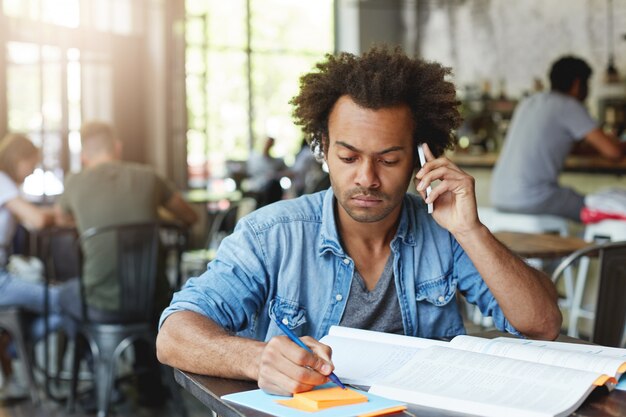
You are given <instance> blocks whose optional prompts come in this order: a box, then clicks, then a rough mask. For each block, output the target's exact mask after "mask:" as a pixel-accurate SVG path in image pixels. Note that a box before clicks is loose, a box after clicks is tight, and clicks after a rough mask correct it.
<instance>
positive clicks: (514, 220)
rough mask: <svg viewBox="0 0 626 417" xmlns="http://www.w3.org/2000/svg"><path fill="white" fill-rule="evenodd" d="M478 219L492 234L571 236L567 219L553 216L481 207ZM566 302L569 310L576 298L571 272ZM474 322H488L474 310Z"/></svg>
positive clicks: (567, 276)
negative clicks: (517, 233) (505, 232)
mask: <svg viewBox="0 0 626 417" xmlns="http://www.w3.org/2000/svg"><path fill="white" fill-rule="evenodd" d="M478 217H479V218H480V221H481V222H482V223H483V224H484V225H485V226H487V228H488V229H489V230H490V231H491V232H492V233H494V232H500V231H509V232H525V233H558V234H559V235H561V236H569V226H568V223H567V219H566V218H564V217H559V216H555V215H551V214H524V213H509V212H504V211H500V210H497V209H496V208H493V207H486V206H479V207H478ZM526 262H527V263H528V264H529V265H532V266H534V267H536V268H542V267H543V262H542V261H541V260H540V259H527V260H526ZM564 282H565V300H563V303H562V305H561V307H564V308H569V307H570V306H571V302H572V300H573V296H574V282H573V276H572V273H571V271H566V274H565V276H564ZM472 321H473V322H474V323H475V324H482V325H483V326H485V324H486V322H485V319H484V318H483V317H481V314H480V311H478V309H475V310H474V313H473V317H472Z"/></svg>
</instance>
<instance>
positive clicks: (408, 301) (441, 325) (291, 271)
mask: <svg viewBox="0 0 626 417" xmlns="http://www.w3.org/2000/svg"><path fill="white" fill-rule="evenodd" d="M334 205H335V198H334V195H333V191H332V189H329V190H327V191H322V192H319V193H316V194H313V195H307V196H303V197H300V198H297V199H294V200H287V201H280V202H278V203H275V204H272V205H269V206H265V207H263V208H261V209H259V210H257V211H255V212H253V213H251V214H249V215H248V216H246V217H244V218H242V219H241V220H240V221H239V223H238V224H237V227H236V228H235V231H234V233H233V234H231V235H230V236H228V237H227V238H225V239H224V240H223V241H222V243H221V245H220V247H219V249H218V251H217V255H216V258H215V260H214V261H212V262H211V263H209V264H208V267H207V271H206V272H205V273H204V274H202V275H201V276H200V277H197V278H192V279H190V280H188V281H187V283H186V284H185V286H184V287H183V288H182V289H181V290H180V291H179V292H177V293H176V294H174V297H173V299H172V302H171V304H170V306H169V307H168V308H166V309H165V311H164V312H163V314H162V315H161V320H160V322H159V326H160V325H162V324H163V321H164V320H165V319H166V318H167V317H168V316H169V315H170V314H172V313H174V312H176V311H182V310H186V311H193V312H196V313H199V314H202V315H204V316H207V317H209V318H210V319H212V320H213V321H215V322H216V323H217V324H218V325H220V326H221V327H223V328H225V329H226V330H228V331H230V332H234V333H237V334H239V335H241V336H245V337H251V338H255V339H257V340H264V341H267V340H269V339H271V338H272V337H274V336H277V335H280V334H282V332H281V331H280V329H279V328H278V326H277V325H276V324H275V323H274V322H273V320H272V318H278V319H279V320H281V321H282V322H283V323H285V324H286V325H287V326H288V327H290V328H291V329H292V330H293V331H294V333H296V334H297V335H299V336H304V335H308V336H312V337H314V338H315V339H320V338H321V337H322V336H324V335H326V334H327V333H328V330H329V328H330V326H332V325H336V324H338V323H339V321H340V319H341V316H342V314H343V311H344V308H345V305H346V301H347V299H348V295H349V292H350V284H351V281H352V279H353V278H352V277H353V273H354V261H353V260H352V259H351V258H350V257H349V256H348V254H346V252H345V251H344V249H343V247H342V246H341V244H340V238H339V235H338V233H337V225H336V218H335V211H334ZM391 252H392V254H393V257H394V259H393V274H394V279H395V284H396V291H397V296H398V301H399V304H400V311H401V314H402V325H403V327H404V333H405V334H407V335H412V336H419V337H427V338H438V337H451V336H455V335H458V334H464V333H465V328H464V326H463V320H462V318H461V315H460V312H459V305H458V303H457V301H456V292H457V291H460V292H461V293H462V294H463V295H464V296H465V297H466V298H467V300H468V301H469V302H470V303H473V304H476V305H478V307H479V308H480V310H481V311H482V313H483V314H484V315H488V316H492V317H493V319H494V323H495V326H496V327H497V328H498V329H499V330H506V331H508V332H510V333H515V334H518V333H517V331H516V330H515V329H514V328H513V327H512V326H511V324H509V322H508V321H507V320H506V318H505V317H504V314H503V313H502V310H501V309H500V307H499V306H498V303H497V301H496V300H495V298H494V297H493V295H492V294H491V291H490V290H489V288H487V285H486V284H485V282H484V281H483V280H482V278H481V277H480V275H479V274H478V272H477V271H476V268H475V267H474V264H473V263H472V261H471V260H470V259H469V257H468V256H467V255H466V253H465V251H463V249H462V248H461V247H460V245H459V244H458V243H457V241H456V240H455V239H454V237H452V235H451V234H450V233H449V232H448V231H447V230H445V229H443V228H442V227H440V226H439V225H438V224H437V223H436V222H435V221H434V220H433V219H432V216H431V215H429V214H427V210H426V207H425V206H424V203H423V202H422V200H421V199H420V198H419V197H418V196H416V195H412V194H406V196H405V197H404V201H403V207H402V211H401V217H400V222H399V225H398V229H397V232H396V235H395V237H394V238H393V240H392V241H391Z"/></svg>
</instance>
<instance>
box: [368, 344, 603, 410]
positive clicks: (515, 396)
mask: <svg viewBox="0 0 626 417" xmlns="http://www.w3.org/2000/svg"><path fill="white" fill-rule="evenodd" d="M597 376H598V375H597V374H595V373H592V372H585V371H579V370H574V369H567V368H559V367H554V366H549V365H542V364H533V363H530V362H526V361H519V360H515V359H508V358H498V357H494V356H488V355H481V354H478V353H474V352H465V351H460V350H457V349H449V348H444V347H438V346H434V347H431V348H427V349H422V350H419V351H418V352H416V354H415V355H414V356H413V358H412V359H411V360H410V361H408V362H407V363H405V364H404V365H403V367H402V368H401V369H398V371H397V372H395V373H393V374H390V375H389V376H388V377H387V378H386V379H385V380H384V381H382V382H380V383H377V384H375V385H373V386H372V387H371V389H370V392H372V393H375V394H377V395H382V396H385V397H388V398H392V399H396V400H400V401H406V402H409V403H413V404H418V405H423V406H427V407H434V408H440V409H446V410H451V411H457V412H465V413H470V414H478V415H485V416H494V417H495V416H498V417H499V416H503V415H506V416H561V415H563V416H564V415H568V414H569V413H570V412H572V411H574V410H575V409H576V408H578V406H579V405H580V404H581V403H582V402H583V401H584V399H585V398H586V397H587V394H588V393H589V392H590V391H591V390H592V389H593V388H594V387H593V382H594V381H595V380H596V378H597Z"/></svg>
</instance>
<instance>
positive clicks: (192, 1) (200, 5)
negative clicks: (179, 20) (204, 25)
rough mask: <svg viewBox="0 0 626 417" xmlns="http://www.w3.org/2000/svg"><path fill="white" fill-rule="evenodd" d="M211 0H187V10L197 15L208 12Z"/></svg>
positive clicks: (188, 12) (190, 13)
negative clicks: (209, 0)
mask: <svg viewBox="0 0 626 417" xmlns="http://www.w3.org/2000/svg"><path fill="white" fill-rule="evenodd" d="M208 6H209V2H207V1H206V0H186V1H185V10H186V11H187V14H189V15H192V16H196V15H199V14H204V13H206V12H207V9H208Z"/></svg>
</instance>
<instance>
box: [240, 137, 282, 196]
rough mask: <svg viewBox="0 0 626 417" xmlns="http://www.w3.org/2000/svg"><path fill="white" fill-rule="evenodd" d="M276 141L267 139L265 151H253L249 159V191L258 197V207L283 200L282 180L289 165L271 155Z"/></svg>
mask: <svg viewBox="0 0 626 417" xmlns="http://www.w3.org/2000/svg"><path fill="white" fill-rule="evenodd" d="M275 142H276V140H275V139H274V138H272V137H269V136H268V137H267V138H265V142H264V144H263V151H262V152H261V153H258V152H257V151H253V152H252V154H251V155H250V159H248V164H247V167H246V169H247V171H248V185H249V191H251V192H252V193H254V194H255V195H256V196H257V207H262V206H265V205H267V204H270V203H273V202H275V201H279V200H281V199H282V198H283V189H282V187H281V185H280V179H281V178H282V177H283V176H284V175H286V170H287V165H285V161H283V159H282V158H275V157H273V156H272V155H271V150H272V147H274V143H275Z"/></svg>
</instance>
